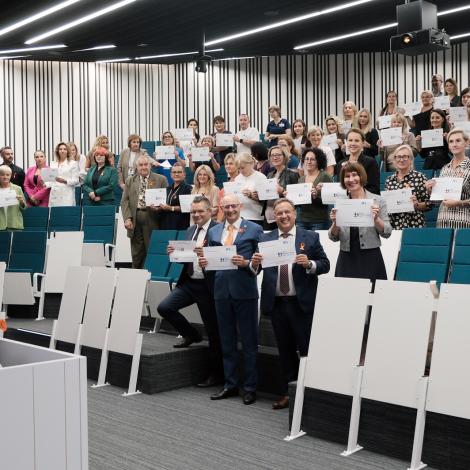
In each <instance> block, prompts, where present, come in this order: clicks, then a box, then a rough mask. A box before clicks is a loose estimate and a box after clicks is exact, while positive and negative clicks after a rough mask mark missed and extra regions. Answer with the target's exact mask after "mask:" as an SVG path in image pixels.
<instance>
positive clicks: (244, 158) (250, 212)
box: [235, 139, 292, 225]
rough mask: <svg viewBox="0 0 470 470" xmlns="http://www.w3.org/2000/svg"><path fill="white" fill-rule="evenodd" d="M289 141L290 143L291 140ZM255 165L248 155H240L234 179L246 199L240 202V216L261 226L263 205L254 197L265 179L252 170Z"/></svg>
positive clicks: (261, 174)
mask: <svg viewBox="0 0 470 470" xmlns="http://www.w3.org/2000/svg"><path fill="white" fill-rule="evenodd" d="M279 140H281V139H279ZM290 140H291V141H292V139H290ZM255 164H256V161H255V159H254V158H253V157H252V156H251V155H250V154H249V153H240V154H239V155H238V156H237V166H238V171H239V174H238V176H237V177H236V178H235V182H236V183H241V184H242V187H243V196H245V197H246V198H247V199H246V200H245V201H242V202H243V205H242V209H241V216H242V217H243V218H244V219H247V220H251V221H252V222H255V223H258V224H260V225H262V224H263V219H264V216H263V215H262V212H263V203H261V202H260V201H259V200H258V198H257V197H256V196H257V193H256V189H257V187H258V186H259V185H260V184H263V183H264V182H265V181H266V179H267V178H266V176H265V175H263V173H260V172H259V171H256V170H255V169H254V167H255Z"/></svg>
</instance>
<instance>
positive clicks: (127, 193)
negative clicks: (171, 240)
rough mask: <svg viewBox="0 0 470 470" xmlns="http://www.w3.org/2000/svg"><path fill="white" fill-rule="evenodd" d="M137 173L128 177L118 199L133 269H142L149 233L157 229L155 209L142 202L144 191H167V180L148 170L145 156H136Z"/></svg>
mask: <svg viewBox="0 0 470 470" xmlns="http://www.w3.org/2000/svg"><path fill="white" fill-rule="evenodd" d="M136 168H137V174H135V175H134V176H130V177H129V178H127V181H126V185H125V187H124V193H123V195H122V199H121V210H122V217H123V219H124V226H125V227H126V229H127V236H128V237H129V238H130V239H131V255H132V267H133V268H136V269H141V268H143V266H144V261H145V257H146V256H147V249H148V246H149V243H150V236H151V235H152V230H156V229H158V222H159V220H158V219H159V214H158V207H153V206H149V207H147V204H146V203H145V191H146V190H147V189H155V188H166V187H167V186H168V181H167V179H166V178H165V176H163V175H157V174H156V173H152V172H151V171H150V162H149V159H148V158H147V157H146V156H139V157H138V158H137V161H136Z"/></svg>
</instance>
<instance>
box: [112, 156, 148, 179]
mask: <svg viewBox="0 0 470 470" xmlns="http://www.w3.org/2000/svg"><path fill="white" fill-rule="evenodd" d="M141 155H144V156H147V157H148V156H149V155H148V153H147V152H146V151H145V150H144V149H140V152H139V154H138V155H137V156H136V158H135V160H134V174H135V173H136V166H135V161H136V160H137V158H138V157H140V156H141ZM130 158H131V149H130V148H125V149H123V150H122V151H121V154H120V155H119V163H118V166H117V171H118V182H119V184H123V183H125V182H126V181H127V177H128V176H129V159H130ZM149 158H150V157H149Z"/></svg>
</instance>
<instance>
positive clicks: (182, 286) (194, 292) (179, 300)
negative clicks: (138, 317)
mask: <svg viewBox="0 0 470 470" xmlns="http://www.w3.org/2000/svg"><path fill="white" fill-rule="evenodd" d="M191 215H192V217H193V220H194V222H195V223H194V225H192V226H191V227H189V228H188V229H187V231H186V240H191V241H193V242H194V243H195V244H196V249H195V251H196V253H195V254H194V261H193V262H187V263H184V265H183V271H182V272H181V275H180V277H179V279H178V282H177V284H176V287H175V288H174V289H173V290H172V291H171V292H170V294H168V295H167V296H166V297H165V298H164V299H163V300H162V301H161V302H160V304H159V305H158V313H159V314H160V315H161V316H162V318H165V319H166V320H167V321H168V322H169V323H170V324H171V325H172V326H173V327H174V328H175V329H176V331H177V332H178V333H179V334H180V335H181V336H182V337H183V339H182V340H181V341H179V342H178V343H176V344H175V345H174V346H173V347H174V348H187V347H189V346H190V345H191V344H193V343H200V342H201V341H202V337H201V335H200V334H199V332H198V331H197V330H196V328H194V327H193V326H192V325H191V324H190V323H189V322H188V320H186V318H185V317H184V316H183V315H182V314H181V312H180V310H181V309H182V308H185V307H188V306H190V305H193V304H197V306H198V309H199V312H200V314H201V318H202V321H203V323H204V326H205V328H206V332H207V337H208V340H209V361H210V364H209V376H208V377H207V378H206V380H204V381H203V382H201V383H200V384H198V386H200V387H210V386H213V385H221V384H223V383H224V382H223V380H224V369H223V364H222V350H221V347H220V337H219V329H218V325H217V315H216V311H215V304H214V276H213V273H211V272H210V271H205V270H203V269H202V268H201V267H200V266H199V263H198V261H197V254H199V255H201V254H202V247H203V246H206V245H207V242H208V233H209V229H211V228H212V227H214V226H215V225H217V224H216V222H214V221H213V220H212V219H211V215H212V207H211V202H210V201H209V199H207V198H206V197H204V196H196V197H195V198H194V200H193V202H192V204H191ZM174 251H175V248H174V246H172V245H171V242H170V243H169V244H168V248H167V252H168V254H169V255H170V257H171V255H172V253H174Z"/></svg>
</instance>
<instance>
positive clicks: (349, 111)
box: [343, 101, 359, 134]
mask: <svg viewBox="0 0 470 470" xmlns="http://www.w3.org/2000/svg"><path fill="white" fill-rule="evenodd" d="M358 114H359V113H358V111H357V106H356V104H355V103H354V101H345V102H344V104H343V121H347V122H350V123H351V126H350V127H357V126H358V124H359V123H358V120H357V118H358ZM343 132H344V133H345V134H346V133H347V132H346V131H345V129H343Z"/></svg>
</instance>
